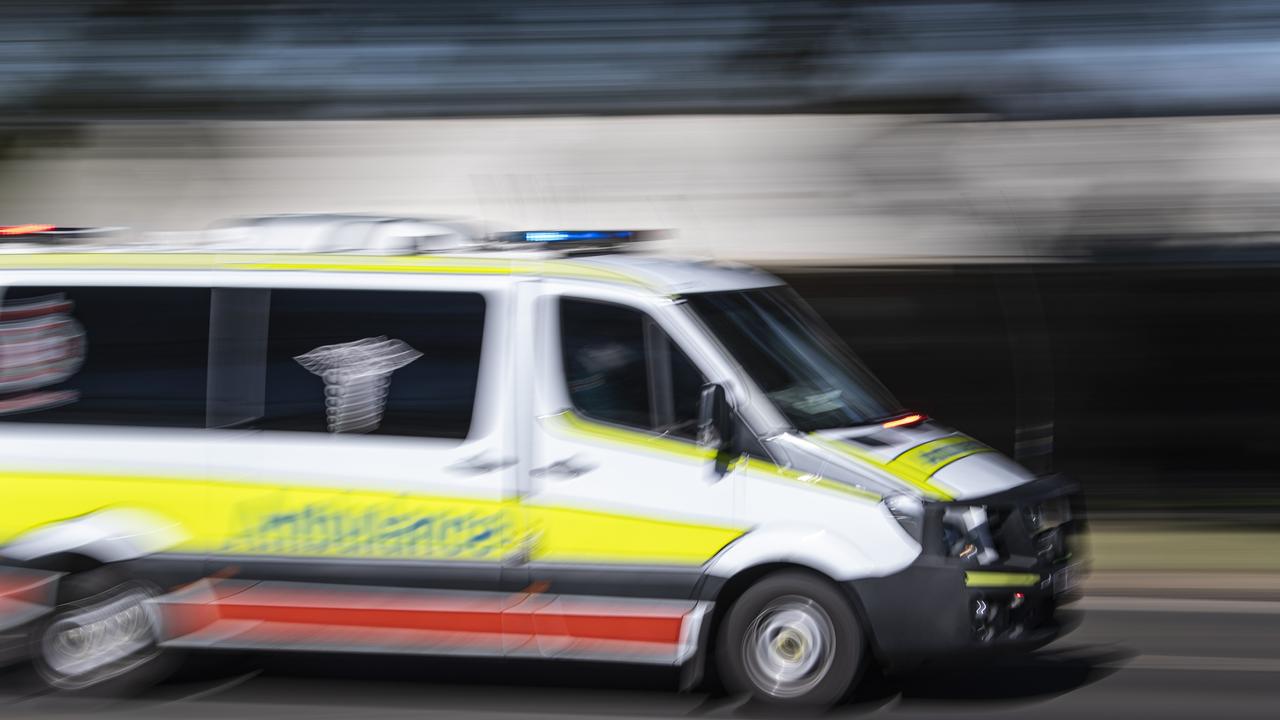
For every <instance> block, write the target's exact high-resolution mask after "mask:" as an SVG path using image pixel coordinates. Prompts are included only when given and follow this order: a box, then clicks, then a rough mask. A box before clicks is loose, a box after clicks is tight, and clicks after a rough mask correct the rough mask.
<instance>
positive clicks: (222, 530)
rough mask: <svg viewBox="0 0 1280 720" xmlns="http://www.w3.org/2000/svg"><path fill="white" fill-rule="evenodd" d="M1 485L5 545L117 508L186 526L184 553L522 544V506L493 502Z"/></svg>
mask: <svg viewBox="0 0 1280 720" xmlns="http://www.w3.org/2000/svg"><path fill="white" fill-rule="evenodd" d="M0 485H2V486H3V490H0V493H3V496H4V498H5V502H4V503H3V504H0V542H10V541H12V540H13V539H14V538H16V537H17V536H19V535H21V534H22V533H24V532H27V531H30V530H32V529H35V528H37V527H39V526H42V525H46V524H50V523H54V522H58V521H61V520H66V519H69V518H73V517H76V516H79V515H85V514H88V513H91V512H94V511H98V510H103V509H106V508H113V507H118V508H130V509H138V510H145V511H148V512H150V513H153V514H155V515H158V516H159V517H161V518H164V519H165V520H168V521H170V522H173V523H174V524H176V525H177V526H178V528H179V529H180V530H181V532H182V533H183V534H184V535H185V536H186V539H185V540H184V541H183V542H182V543H181V544H180V545H178V546H177V547H175V548H173V549H174V550H175V551H179V552H200V553H205V552H208V553H214V554H237V555H273V556H297V557H304V556H305V557H368V558H417V559H471V560H476V559H493V560H497V559H499V558H500V557H501V556H502V555H503V554H505V553H506V552H508V551H509V550H510V547H509V546H508V545H507V543H511V542H512V541H513V540H514V532H513V531H512V530H513V518H514V504H513V503H508V502H499V501H492V500H478V499H468V498H451V497H435V496H420V495H409V494H401V493H391V492H365V491H346V490H342V489H329V488H307V487H293V486H273V485H259V484H254V483H229V482H223V481H216V480H200V479H186V478H157V477H141V476H118V475H79V474H62V473H44V472H4V473H0Z"/></svg>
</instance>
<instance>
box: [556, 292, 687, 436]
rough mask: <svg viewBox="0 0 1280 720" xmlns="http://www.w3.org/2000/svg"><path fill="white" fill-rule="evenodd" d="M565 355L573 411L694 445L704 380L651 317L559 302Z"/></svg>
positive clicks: (610, 307)
mask: <svg viewBox="0 0 1280 720" xmlns="http://www.w3.org/2000/svg"><path fill="white" fill-rule="evenodd" d="M560 351H561V356H562V357H563V359H564V373H565V380H566V382H567V384H568V389H569V399H570V402H572V403H573V407H574V409H575V410H577V411H578V412H580V413H582V414H583V415H585V416H587V417H590V418H594V419H596V420H603V421H605V422H611V423H615V424H618V425H626V426H629V427H634V428H638V429H642V430H648V431H652V432H658V433H665V434H669V435H674V436H676V437H682V438H687V439H693V438H694V437H695V435H696V432H697V422H698V396H699V394H700V392H701V388H702V385H703V383H705V382H706V381H705V380H704V379H703V377H702V373H701V372H699V371H698V369H697V367H695V366H694V364H693V363H692V362H691V361H690V360H689V358H688V357H687V356H686V355H685V354H684V353H683V352H681V351H680V349H679V348H678V347H676V345H675V343H673V342H671V340H670V338H668V337H667V335H666V333H664V332H663V331H662V329H661V328H660V327H659V326H658V325H657V323H655V322H654V321H653V320H652V319H651V318H650V317H649V316H648V315H646V314H644V313H643V312H640V311H639V310H635V309H632V308H628V307H625V306H622V305H615V304H613V303H604V302H596V301H591V300H577V299H571V298H564V299H562V300H561V301H560Z"/></svg>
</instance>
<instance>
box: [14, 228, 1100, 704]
mask: <svg viewBox="0 0 1280 720" xmlns="http://www.w3.org/2000/svg"><path fill="white" fill-rule="evenodd" d="M60 233H61V234H60ZM77 235H78V234H77V233H75V232H70V233H67V232H62V231H59V230H58V229H55V228H47V227H40V226H25V227H23V228H19V229H18V230H13V229H12V228H10V230H9V232H7V233H5V234H4V235H3V237H0V239H5V240H8V241H9V242H0V488H2V489H0V557H2V560H0V561H2V563H3V569H2V570H0V572H2V573H3V574H0V633H7V634H9V635H10V636H15V635H16V636H19V637H21V638H22V639H23V647H24V652H23V655H25V656H26V657H27V659H29V661H30V662H31V663H32V664H33V666H34V667H35V669H36V670H37V671H38V674H39V677H41V678H42V679H43V681H44V682H46V683H48V684H49V685H51V686H53V687H55V688H61V689H64V690H69V691H77V690H82V689H87V688H93V687H101V686H103V685H104V684H105V683H108V681H121V680H123V679H125V678H129V677H135V678H136V677H140V676H142V674H144V673H145V672H146V671H147V668H148V667H153V666H155V665H157V664H158V663H156V660H157V658H159V657H160V656H162V655H163V654H166V653H167V652H168V651H170V650H175V651H176V650H178V649H185V650H199V649H283V650H303V651H315V652H329V651H332V652H364V653H413V654H431V655H441V654H448V655H455V654H456V655H466V656H502V657H526V658H547V659H574V660H599V661H617V662H629V663H656V664H662V665H668V666H673V667H679V668H681V669H682V670H681V673H680V675H681V678H682V680H683V682H685V683H686V684H688V685H692V684H694V683H697V682H698V681H699V680H700V679H701V678H702V677H704V675H706V674H707V673H709V672H714V673H716V675H717V676H718V678H719V679H720V680H721V681H722V682H723V684H724V686H725V687H727V688H728V689H729V690H730V691H731V692H735V693H743V694H746V695H750V696H753V697H755V698H757V699H760V700H764V701H769V702H777V703H796V704H829V703H833V702H836V701H838V700H839V699H840V698H842V697H843V696H845V695H846V694H847V693H848V692H849V691H850V689H851V688H852V687H853V686H854V685H855V683H856V681H857V679H858V678H859V675H860V672H861V670H862V669H863V668H864V667H866V666H867V665H868V664H869V663H877V664H878V665H879V666H880V667H884V668H888V669H890V670H893V669H896V668H900V667H905V666H910V665H912V664H915V663H918V662H920V661H922V660H929V659H932V658H938V657H942V656H946V655H954V654H957V653H970V652H977V651H982V650H990V649H1018V650H1026V649H1029V648H1034V647H1036V646H1038V645H1041V644H1043V643H1045V642H1047V641H1048V640H1050V639H1051V638H1053V637H1054V636H1055V635H1056V634H1058V633H1059V632H1060V631H1061V623H1060V620H1055V609H1056V608H1057V607H1058V606H1059V605H1060V604H1061V603H1062V602H1064V601H1065V600H1067V599H1069V598H1070V597H1071V590H1072V588H1073V586H1074V581H1075V577H1074V576H1075V573H1076V572H1077V571H1076V568H1078V567H1080V555H1079V552H1078V550H1074V546H1075V542H1074V541H1073V538H1075V537H1076V528H1077V526H1078V524H1079V520H1078V518H1077V519H1075V520H1073V505H1074V504H1075V502H1076V498H1078V493H1077V492H1076V488H1075V487H1074V486H1073V485H1071V484H1070V483H1068V482H1066V481H1064V480H1062V479H1060V478H1058V477H1040V478H1037V477H1034V476H1032V475H1031V474H1029V473H1028V472H1026V471H1025V470H1023V469H1022V468H1021V467H1019V466H1018V465H1016V464H1015V463H1013V462H1011V461H1009V460H1007V459H1005V458H1004V457H1002V456H1001V455H1000V454H998V453H996V452H993V451H992V450H991V449H990V448H988V447H986V446H985V445H983V444H982V443H980V442H978V441H976V440H974V439H972V438H969V437H967V436H965V435H963V434H960V433H958V432H956V431H954V430H951V429H949V428H947V427H944V426H943V425H941V424H939V423H937V422H935V421H933V420H930V419H928V418H927V417H925V416H924V415H921V414H918V413H913V412H910V411H908V410H906V409H904V408H902V407H900V406H899V405H898V403H897V402H896V401H895V400H894V398H893V396H892V395H890V394H889V392H888V391H886V390H885V388H884V387H882V386H881V384H880V383H879V382H878V381H877V380H876V378H875V377H873V376H872V375H871V374H870V373H869V372H868V371H867V370H866V369H865V368H864V367H863V366H862V365H861V364H860V363H859V362H858V361H857V360H856V359H855V358H854V357H853V356H852V355H851V354H850V353H849V352H848V351H847V350H846V349H845V347H844V345H843V344H842V343H841V342H840V340H839V339H837V338H836V337H834V336H833V335H832V334H831V333H830V331H829V330H827V329H826V328H825V326H824V325H823V323H822V322H821V321H820V320H819V319H817V317H815V315H814V314H813V313H812V312H811V311H810V310H809V309H808V308H807V307H806V306H805V304H804V303H803V302H802V301H801V300H800V299H799V298H798V297H797V296H796V295H795V293H794V292H792V291H791V290H789V289H788V288H787V287H786V286H784V285H783V284H781V283H780V282H779V281H778V280H777V279H776V278H774V277H772V276H770V275H768V274H765V273H763V272H759V271H756V270H752V269H749V268H745V267H739V266H729V265H725V264H718V263H715V262H708V261H691V260H675V259H665V258H661V257H656V256H648V255H644V254H639V253H636V252H632V251H629V247H630V246H629V245H628V243H630V242H631V241H632V240H634V239H637V238H638V234H637V233H632V232H626V231H542V232H528V233H512V234H505V235H498V236H493V235H489V236H481V235H476V234H474V233H472V232H470V231H469V230H467V229H466V228H464V227H462V226H461V225H458V224H453V223H445V222H436V221H429V220H415V219H405V218H382V217H366V216H359V215H349V216H347V215H322V216H314V215H294V216H278V217H268V218H259V219H255V220H251V221H245V222H241V223H236V224H232V225H228V226H227V227H224V228H221V229H219V230H217V231H214V232H211V233H207V234H205V235H204V236H203V237H202V241H201V242H200V243H198V244H188V245H185V246H181V247H182V249H181V250H175V247H178V246H166V247H163V248H159V249H156V248H149V247H146V246H138V245H115V246H112V245H109V244H107V243H108V241H106V240H102V239H93V240H89V241H86V240H83V239H80V238H77V237H76V236H77ZM67 236H69V237H71V239H70V240H66V237H67ZM246 247H247V248H252V249H250V250H246V249H245V248H246ZM1078 514H1079V513H1078V508H1077V510H1076V515H1078ZM1073 551H1074V552H1076V555H1075V556H1074V557H1073V556H1072V553H1073Z"/></svg>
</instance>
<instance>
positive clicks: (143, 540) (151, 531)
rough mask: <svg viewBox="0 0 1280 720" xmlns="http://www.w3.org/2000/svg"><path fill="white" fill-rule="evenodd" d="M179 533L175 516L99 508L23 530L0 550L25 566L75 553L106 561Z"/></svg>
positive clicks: (148, 550) (167, 542)
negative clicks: (171, 518)
mask: <svg viewBox="0 0 1280 720" xmlns="http://www.w3.org/2000/svg"><path fill="white" fill-rule="evenodd" d="M184 537H185V535H184V533H182V531H181V530H180V529H179V525H178V524H177V523H176V522H173V521H171V520H169V519H167V518H164V517H162V516H160V515H157V514H156V513H153V512H149V511H146V510H140V509H135V508H123V507H120V508H105V509H102V510H97V511H94V512H91V513H88V514H86V515H80V516H77V517H73V518H68V519H65V520H59V521H56V522H52V523H48V524H46V525H41V526H39V527H36V528H33V529H31V530H28V531H26V532H24V533H22V534H20V535H18V536H17V537H16V538H14V539H13V540H12V541H10V542H9V543H7V544H6V545H5V546H4V547H3V549H0V555H3V556H4V557H5V558H7V559H9V560H10V561H16V562H18V563H21V564H23V565H29V566H36V565H43V564H45V563H49V562H71V561H73V560H75V559H77V558H80V559H85V560H89V561H92V562H94V563H97V564H99V565H106V564H109V563H115V562H123V561H126V560H136V559H138V558H142V557H145V556H147V555H151V554H154V553H158V552H163V551H165V550H168V549H170V548H172V547H174V546H176V545H178V544H179V543H181V542H182V540H183V539H184Z"/></svg>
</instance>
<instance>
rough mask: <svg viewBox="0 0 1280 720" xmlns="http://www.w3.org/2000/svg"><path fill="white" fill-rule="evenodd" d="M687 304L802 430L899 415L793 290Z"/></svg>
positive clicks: (697, 298) (717, 295)
mask: <svg viewBox="0 0 1280 720" xmlns="http://www.w3.org/2000/svg"><path fill="white" fill-rule="evenodd" d="M685 298H686V299H687V300H688V302H689V306H690V307H691V308H693V311H694V313H695V314H697V315H698V317H699V318H701V319H702V321H703V323H705V324H706V325H707V327H708V328H710V330H711V332H712V333H714V334H715V336H716V337H717V339H719V340H720V342H721V343H722V344H723V345H724V347H725V349H727V350H728V351H729V352H730V353H731V354H732V355H733V357H734V359H735V360H737V362H738V363H739V364H740V365H741V366H742V367H743V369H745V370H746V371H747V374H748V375H750V376H751V378H752V380H754V381H755V382H756V384H757V385H759V386H760V388H761V390H763V391H764V393H765V394H766V395H767V396H768V397H769V399H770V400H772V401H773V403H774V405H776V406H777V408H778V409H779V410H780V411H782V413H783V414H784V415H786V417H787V419H788V420H790V421H791V423H792V425H794V426H795V428H796V429H797V430H800V431H801V432H810V431H813V430H824V429H830V428H837V427H849V426H853V425H865V424H867V423H871V422H876V421H879V420H883V419H885V418H889V417H893V416H894V415H898V414H901V412H902V407H901V406H900V405H899V404H898V401H897V400H895V399H894V397H893V395H891V394H890V393H889V391H888V390H887V389H886V388H885V387H884V386H883V385H881V384H880V381H879V380H877V379H876V378H875V376H874V375H872V374H871V372H870V371H868V370H867V369H866V368H865V367H863V365H862V363H861V362H859V361H858V359H857V358H856V357H854V356H853V353H851V352H850V351H849V349H848V348H847V347H846V346H845V345H844V343H843V342H841V340H840V339H839V338H838V337H837V336H836V335H835V333H833V332H832V331H831V330H830V329H829V328H828V327H827V326H826V324H825V323H823V322H822V320H821V319H819V318H818V317H817V315H815V314H814V313H813V311H812V310H810V309H809V308H808V306H806V305H805V304H804V302H803V301H801V300H800V298H799V296H797V295H796V294H795V292H794V291H793V290H791V289H790V288H786V287H770V288H760V289H754V290H732V291H728V292H714V293H697V294H690V295H686V296H685Z"/></svg>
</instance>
